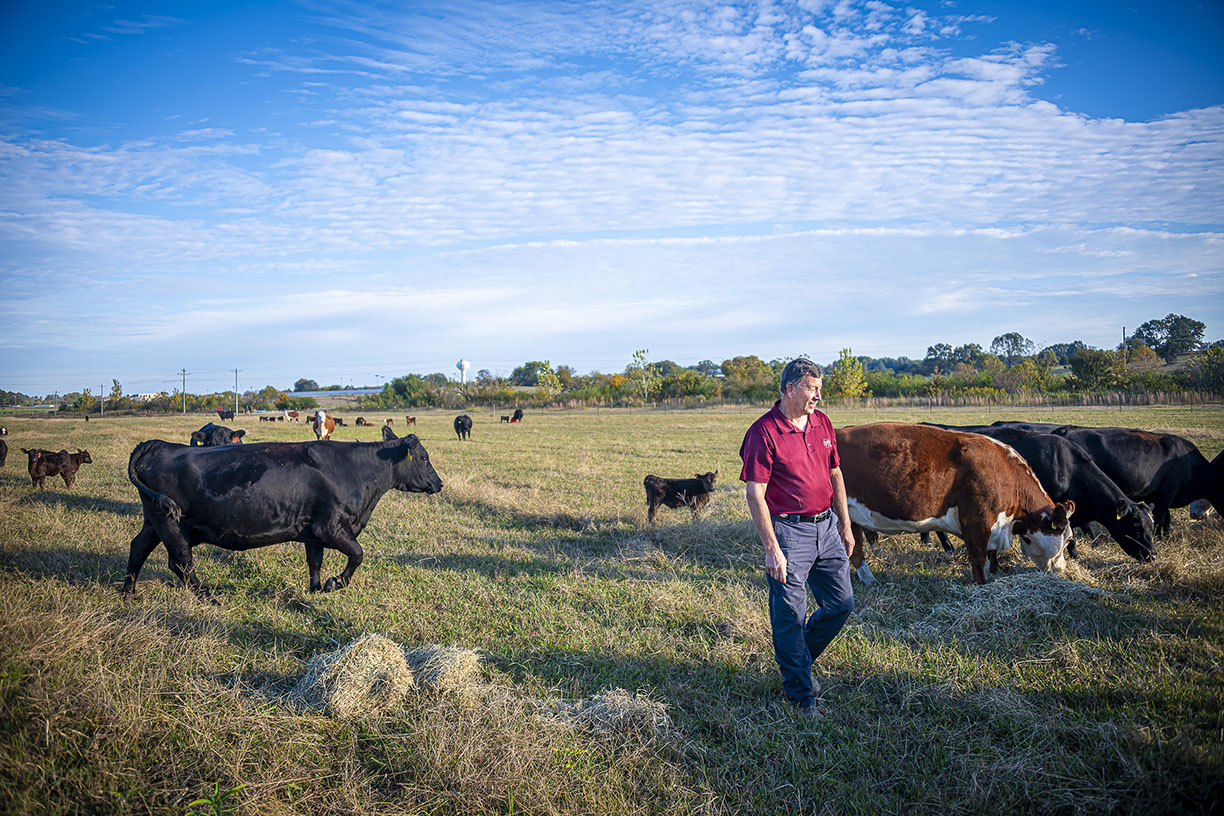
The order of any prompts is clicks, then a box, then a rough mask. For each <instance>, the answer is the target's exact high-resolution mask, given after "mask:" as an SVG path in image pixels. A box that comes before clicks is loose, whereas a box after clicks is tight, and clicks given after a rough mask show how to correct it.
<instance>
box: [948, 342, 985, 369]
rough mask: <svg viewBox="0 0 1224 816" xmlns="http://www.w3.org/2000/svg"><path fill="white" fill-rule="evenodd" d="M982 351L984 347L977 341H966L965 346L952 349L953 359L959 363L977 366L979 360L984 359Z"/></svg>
mask: <svg viewBox="0 0 1224 816" xmlns="http://www.w3.org/2000/svg"><path fill="white" fill-rule="evenodd" d="M982 353H983V352H982V347H981V346H979V345H978V344H977V343H966V344H965V345H963V346H957V347H956V348H954V349H952V359H953V360H954V361H955V362H957V363H965V364H967V365H971V366H976V365H977V364H978V361H979V360H981V359H982Z"/></svg>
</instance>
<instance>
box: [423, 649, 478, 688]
mask: <svg viewBox="0 0 1224 816" xmlns="http://www.w3.org/2000/svg"><path fill="white" fill-rule="evenodd" d="M404 660H405V661H407V663H408V665H409V666H411V667H412V672H413V674H414V675H415V677H416V681H417V683H419V684H420V685H421V687H422V688H423V689H426V690H428V691H433V692H452V693H458V694H461V695H466V696H470V695H472V694H473V693H475V692H476V691H478V690H479V689H480V687H481V686H482V685H483V684H482V682H481V679H480V655H478V654H477V653H476V652H474V651H472V650H471V649H464V648H462V647H460V646H440V645H438V644H430V645H428V646H421V647H419V648H416V649H405V650H404Z"/></svg>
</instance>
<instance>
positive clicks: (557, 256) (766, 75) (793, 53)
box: [0, 0, 1224, 395]
mask: <svg viewBox="0 0 1224 816" xmlns="http://www.w3.org/2000/svg"><path fill="white" fill-rule="evenodd" d="M1021 6H1022V7H1021ZM1222 35H1224V7H1222V6H1221V4H1219V3H1217V2H1204V3H1193V2H1168V3H1154V2H1142V3H1125V2H1122V3H1115V2H1058V3H1055V2H1029V3H1026V4H1013V3H1003V2H986V1H985V0H983V1H982V2H956V3H950V2H943V3H940V2H917V3H900V2H884V1H883V0H869V1H868V2H851V0H786V1H781V0H780V1H779V2H756V3H706V2H688V0H659V1H658V2H623V1H621V0H617V2H571V3H565V2H504V1H503V2H488V3H485V2H475V3H469V2H437V3H434V2H428V3H346V2H314V1H313V0H312V1H310V2H264V3H257V2H224V1H223V0H215V1H214V2H211V3H189V2H178V3H175V2H170V3H167V2H159V3H151V2H130V3H129V2H121V3H114V4H104V3H86V2H60V3H56V2H47V3H26V4H16V3H7V4H4V6H3V7H2V9H0V45H2V47H0V248H2V250H3V251H0V276H2V278H3V284H4V301H5V303H4V308H3V310H0V388H4V389H7V390H16V391H22V392H25V393H30V394H40V395H41V394H48V393H51V392H52V391H60V392H64V391H69V390H79V389H81V388H83V387H92V388H94V389H95V390H96V389H97V386H98V384H99V383H106V384H107V387H108V388H109V383H110V381H111V379H112V378H118V379H119V380H120V381H121V382H122V383H123V386H124V390H125V391H128V392H137V391H156V390H162V389H166V390H169V389H171V388H173V387H174V386H175V385H176V384H177V383H179V379H178V378H177V377H176V375H175V372H177V371H178V370H180V369H182V368H186V369H187V370H188V371H189V372H191V375H190V377H189V378H188V389H189V390H192V391H209V390H222V389H226V388H230V387H232V383H233V373H232V369H234V368H238V369H240V371H241V373H240V375H239V381H240V385H241V387H243V388H244V389H245V388H252V387H255V388H258V387H262V386H263V385H267V384H273V385H277V386H280V387H285V386H288V385H290V384H291V383H292V382H293V381H294V380H296V379H297V378H299V377H308V378H311V379H315V380H317V381H319V382H321V383H324V384H327V383H345V384H347V383H350V382H351V383H355V384H363V383H368V384H373V383H374V382H375V381H376V376H375V375H376V374H378V375H382V376H383V377H391V376H396V375H399V374H403V373H408V372H416V373H422V374H424V373H430V372H433V371H443V372H447V373H453V372H454V363H455V361H456V360H458V359H459V358H460V357H464V358H466V359H469V360H471V361H472V364H473V370H476V369H481V368H488V369H490V370H492V371H495V372H501V373H504V374H508V373H509V372H510V370H511V369H512V368H514V367H515V366H516V365H518V364H521V363H522V362H524V361H526V360H534V359H550V360H552V361H553V362H554V363H566V364H569V365H572V366H573V367H574V368H575V369H577V370H578V371H580V372H586V371H590V370H600V371H615V370H620V369H621V368H623V367H624V365H625V364H626V363H627V362H628V361H629V359H630V357H631V355H632V353H633V351H634V350H635V349H640V348H647V349H650V352H651V357H652V358H653V359H663V358H668V359H672V360H675V361H677V362H680V363H682V364H690V363H693V362H696V361H698V360H702V359H713V360H715V361H718V360H722V359H724V358H726V357H729V356H734V355H738V354H756V355H758V356H760V357H762V358H764V359H770V358H774V357H784V356H793V355H795V354H799V353H807V354H810V355H812V356H814V357H815V358H817V359H818V360H822V361H828V360H831V359H835V358H836V356H837V352H838V350H839V349H840V348H843V347H850V348H852V349H853V350H854V352H855V353H856V354H867V355H871V356H877V357H879V356H900V355H907V356H911V357H916V358H920V357H922V356H923V354H924V352H925V350H926V347H927V346H928V345H931V344H933V343H937V342H947V343H951V344H953V345H959V344H962V343H969V342H975V343H979V344H981V345H983V346H989V344H990V341H991V339H992V338H993V337H995V336H997V335H999V334H1003V333H1005V332H1009V331H1019V332H1021V333H1022V334H1024V335H1025V336H1026V337H1029V338H1031V339H1032V340H1034V341H1035V342H1036V343H1037V344H1038V346H1042V345H1046V344H1049V343H1055V342H1066V341H1070V340H1075V339H1081V340H1084V341H1085V342H1088V343H1089V344H1091V345H1096V346H1101V347H1111V346H1112V345H1114V344H1116V343H1117V342H1118V340H1119V339H1120V337H1121V332H1122V329H1123V327H1126V328H1128V329H1133V328H1134V327H1136V326H1138V325H1139V324H1140V323H1142V322H1143V321H1145V320H1148V319H1152V318H1158V317H1163V316H1164V315H1166V314H1168V313H1170V312H1175V313H1179V314H1186V315H1189V316H1191V317H1194V318H1196V319H1198V320H1201V321H1203V322H1205V323H1206V324H1207V339H1209V340H1212V339H1217V338H1219V337H1221V336H1222V335H1224V297H1221V293H1222V289H1224V285H1222V284H1224V274H1222V271H1224V254H1222V252H1221V248H1222V238H1224V207H1222V204H1224V195H1222V194H1224V175H1222V173H1221V170H1222V163H1224V57H1222V56H1221V54H1220V51H1221V49H1219V47H1218V44H1219V42H1220V41H1221V39H1222Z"/></svg>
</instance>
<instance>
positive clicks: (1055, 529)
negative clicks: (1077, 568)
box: [1012, 501, 1075, 572]
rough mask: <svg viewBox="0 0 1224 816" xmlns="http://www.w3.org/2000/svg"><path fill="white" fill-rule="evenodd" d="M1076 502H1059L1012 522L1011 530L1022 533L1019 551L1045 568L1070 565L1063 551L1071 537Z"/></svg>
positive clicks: (1047, 569) (1057, 568)
mask: <svg viewBox="0 0 1224 816" xmlns="http://www.w3.org/2000/svg"><path fill="white" fill-rule="evenodd" d="M1074 512H1075V502H1073V501H1066V502H1060V503H1059V504H1056V505H1054V506H1053V507H1046V508H1044V509H1042V510H1037V511H1034V512H1032V513H1029V514H1028V515H1025V516H1022V517H1020V518H1018V519H1016V520H1015V521H1014V522H1012V533H1013V534H1014V535H1017V536H1019V537H1020V551H1021V552H1023V553H1024V554H1025V555H1027V556H1028V557H1029V558H1031V559H1033V563H1034V564H1036V565H1037V566H1038V567H1040V568H1041V569H1042V570H1043V571H1045V572H1050V571H1051V570H1061V569H1062V568H1063V567H1065V566H1066V565H1067V560H1066V558H1065V556H1064V555H1063V553H1064V551H1065V550H1066V548H1067V542H1068V541H1070V540H1071V514H1072V513H1074Z"/></svg>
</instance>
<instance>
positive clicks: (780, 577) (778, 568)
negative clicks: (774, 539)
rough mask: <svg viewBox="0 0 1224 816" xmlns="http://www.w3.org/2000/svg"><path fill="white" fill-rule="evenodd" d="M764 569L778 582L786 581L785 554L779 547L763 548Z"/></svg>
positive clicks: (783, 582)
mask: <svg viewBox="0 0 1224 816" xmlns="http://www.w3.org/2000/svg"><path fill="white" fill-rule="evenodd" d="M765 571H766V572H768V573H769V577H770V578H772V579H774V580H775V581H777V582H778V583H780V584H785V583H786V556H785V555H783V554H782V550H781V548H779V547H773V548H771V549H766V550H765Z"/></svg>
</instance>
